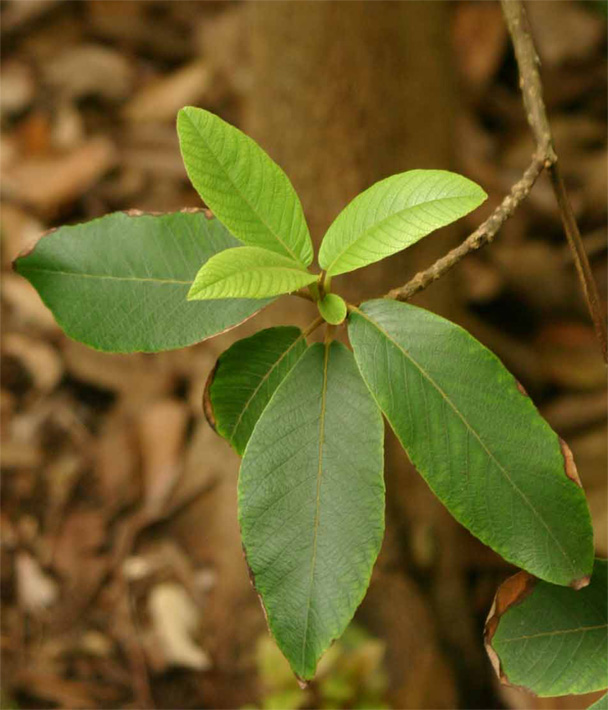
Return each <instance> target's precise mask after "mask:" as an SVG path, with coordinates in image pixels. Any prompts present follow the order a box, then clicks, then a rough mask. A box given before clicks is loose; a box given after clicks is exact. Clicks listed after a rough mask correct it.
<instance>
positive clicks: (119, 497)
mask: <svg viewBox="0 0 608 710" xmlns="http://www.w3.org/2000/svg"><path fill="white" fill-rule="evenodd" d="M95 448H96V455H95V458H94V461H95V464H94V466H95V476H96V479H97V481H98V483H99V489H100V493H101V495H102V497H103V500H104V511H105V513H106V515H108V516H110V515H112V514H113V513H115V512H117V511H119V510H122V509H123V508H124V507H125V506H127V505H129V504H130V503H133V502H134V501H135V500H136V498H137V495H138V490H139V489H138V485H137V483H138V481H137V477H136V473H137V463H138V460H137V452H136V443H135V436H134V432H133V423H132V420H131V418H130V417H129V416H128V415H127V414H126V413H125V412H124V411H123V410H118V411H115V412H112V413H111V414H110V415H109V417H108V418H107V419H106V421H105V423H104V425H103V428H102V430H101V432H100V435H99V438H98V439H97V441H96V443H95Z"/></svg>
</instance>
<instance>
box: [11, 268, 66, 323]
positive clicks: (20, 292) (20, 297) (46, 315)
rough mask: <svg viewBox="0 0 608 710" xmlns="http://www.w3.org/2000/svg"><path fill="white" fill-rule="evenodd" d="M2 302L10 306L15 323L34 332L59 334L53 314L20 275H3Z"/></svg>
mask: <svg viewBox="0 0 608 710" xmlns="http://www.w3.org/2000/svg"><path fill="white" fill-rule="evenodd" d="M1 292H2V300H3V301H4V302H5V303H6V304H7V305H9V306H10V308H11V309H12V311H13V313H12V314H11V315H12V317H13V323H15V324H16V325H18V326H20V327H23V328H27V327H29V328H31V329H32V330H33V331H34V332H37V331H42V332H46V333H49V334H52V333H58V332H59V326H58V325H57V323H56V321H55V319H54V318H53V314H52V313H51V312H50V311H49V309H48V308H47V307H46V306H45V305H44V303H43V302H42V301H41V300H40V296H39V295H38V293H37V291H36V289H35V288H34V287H33V286H32V284H31V283H30V282H29V281H26V280H25V279H24V278H23V277H22V276H19V275H18V274H3V275H2V284H1Z"/></svg>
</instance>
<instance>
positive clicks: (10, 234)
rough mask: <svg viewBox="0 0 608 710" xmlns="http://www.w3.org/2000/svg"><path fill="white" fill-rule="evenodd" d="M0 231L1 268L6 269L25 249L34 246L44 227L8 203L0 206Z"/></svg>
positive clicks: (29, 215)
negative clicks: (0, 239) (0, 244)
mask: <svg viewBox="0 0 608 710" xmlns="http://www.w3.org/2000/svg"><path fill="white" fill-rule="evenodd" d="M0 227H1V229H2V266H3V267H4V268H8V267H10V265H11V262H12V260H13V259H14V258H15V257H16V256H17V255H18V254H19V252H21V251H23V250H24V249H25V248H26V247H28V246H30V245H31V244H34V243H35V241H36V240H37V239H38V238H39V237H40V235H41V234H42V233H43V232H44V231H45V227H44V225H43V224H42V222H40V221H39V220H37V219H36V218H35V217H33V216H32V215H31V214H29V213H28V212H26V211H25V210H22V209H21V208H19V207H17V206H16V205H12V204H10V203H8V202H3V203H2V204H0Z"/></svg>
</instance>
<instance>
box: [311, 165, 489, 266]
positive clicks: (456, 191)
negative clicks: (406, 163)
mask: <svg viewBox="0 0 608 710" xmlns="http://www.w3.org/2000/svg"><path fill="white" fill-rule="evenodd" d="M486 198H487V195H486V193H485V192H484V191H483V190H482V189H481V187H479V185H476V184H475V183H474V182H472V181H471V180H468V179H467V178H465V177H462V176H461V175H457V174H456V173H450V172H448V171H447V170H410V171H408V172H406V173H400V174H399V175H393V176H392V177H389V178H386V179H385V180H381V181H380V182H377V183H376V184H375V185H372V186H371V187H370V188H368V189H367V190H365V192H362V193H361V194H360V195H358V196H357V197H355V199H354V200H353V201H352V202H351V203H350V204H349V205H348V206H347V207H346V208H345V209H344V210H343V211H342V212H341V213H340V214H339V215H338V216H337V217H336V219H335V220H334V222H333V224H332V225H331V226H330V228H329V229H328V230H327V234H326V235H325V237H324V238H323V243H322V244H321V250H320V252H319V264H320V265H321V267H322V268H323V269H325V270H326V271H327V273H328V275H329V276H336V275H338V274H344V273H346V272H348V271H354V270H355V269H360V268H361V267H362V266H367V265H368V264H373V263H374V262H375V261H380V259H384V258H386V257H387V256H391V255H393V254H396V253H397V252H400V251H402V250H403V249H405V248H406V247H409V246H411V245H412V244H415V243H416V242H417V241H418V240H420V239H422V237H425V236H426V235H427V234H429V233H430V232H432V231H434V230H435V229H438V228H439V227H444V226H445V225H446V224H450V222H454V221H455V220H457V219H459V218H460V217H464V215H465V214H468V213H469V212H471V211H472V210H474V209H475V208H476V207H479V205H480V204H481V203H482V202H483V201H484V200H485V199H486Z"/></svg>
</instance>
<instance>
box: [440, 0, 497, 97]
mask: <svg viewBox="0 0 608 710" xmlns="http://www.w3.org/2000/svg"><path fill="white" fill-rule="evenodd" d="M452 43H453V46H454V52H455V55H456V61H457V62H458V67H459V69H460V72H461V74H462V76H463V78H464V79H465V81H466V82H467V83H468V84H469V85H470V86H471V87H472V88H473V89H481V88H483V87H484V86H485V85H486V84H487V83H488V82H489V81H490V79H491V78H492V76H493V75H494V73H495V72H496V71H497V69H498V66H499V64H500V61H501V59H502V57H503V55H504V52H505V49H506V46H507V29H506V26H505V22H504V19H503V16H502V12H501V10H500V6H499V5H498V3H485V2H460V3H458V4H457V5H456V7H455V8H454V19H453V25H452Z"/></svg>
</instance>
